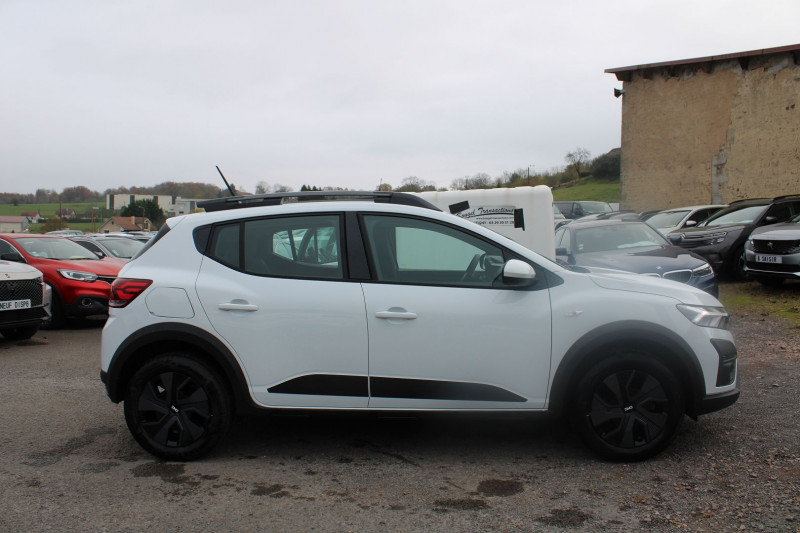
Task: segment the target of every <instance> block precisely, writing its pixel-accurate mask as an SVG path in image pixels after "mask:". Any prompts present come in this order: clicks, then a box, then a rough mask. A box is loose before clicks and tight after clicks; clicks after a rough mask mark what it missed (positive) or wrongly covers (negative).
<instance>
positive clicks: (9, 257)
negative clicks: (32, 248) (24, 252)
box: [0, 252, 25, 263]
mask: <svg viewBox="0 0 800 533" xmlns="http://www.w3.org/2000/svg"><path fill="white" fill-rule="evenodd" d="M0 259H2V260H3V261H12V262H14V263H24V262H25V260H24V259H22V256H21V255H20V254H19V252H6V253H4V254H2V255H0Z"/></svg>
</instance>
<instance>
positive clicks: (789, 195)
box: [774, 194, 800, 200]
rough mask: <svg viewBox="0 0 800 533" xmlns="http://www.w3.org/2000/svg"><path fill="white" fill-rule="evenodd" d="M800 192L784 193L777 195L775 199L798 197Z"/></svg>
mask: <svg viewBox="0 0 800 533" xmlns="http://www.w3.org/2000/svg"><path fill="white" fill-rule="evenodd" d="M798 197H800V194H784V195H783V196H776V197H775V198H774V199H775V200H784V199H786V198H798Z"/></svg>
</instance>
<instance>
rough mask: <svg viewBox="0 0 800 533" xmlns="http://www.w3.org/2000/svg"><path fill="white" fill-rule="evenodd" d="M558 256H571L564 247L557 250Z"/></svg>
mask: <svg viewBox="0 0 800 533" xmlns="http://www.w3.org/2000/svg"><path fill="white" fill-rule="evenodd" d="M556 255H569V252H568V251H567V249H566V248H564V247H563V246H559V247H558V248H556Z"/></svg>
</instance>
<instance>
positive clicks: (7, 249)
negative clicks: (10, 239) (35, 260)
mask: <svg viewBox="0 0 800 533" xmlns="http://www.w3.org/2000/svg"><path fill="white" fill-rule="evenodd" d="M11 253H15V254H16V253H19V252H17V249H16V248H14V247H13V246H11V245H10V244H9V243H7V242H6V241H3V240H0V254H11Z"/></svg>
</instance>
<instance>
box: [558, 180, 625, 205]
mask: <svg viewBox="0 0 800 533" xmlns="http://www.w3.org/2000/svg"><path fill="white" fill-rule="evenodd" d="M553 199H554V200H555V201H557V202H566V201H577V200H594V201H597V202H609V203H618V202H619V182H618V181H615V182H608V181H595V180H588V181H585V182H583V183H581V184H580V185H574V186H572V187H565V188H563V189H553Z"/></svg>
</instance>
